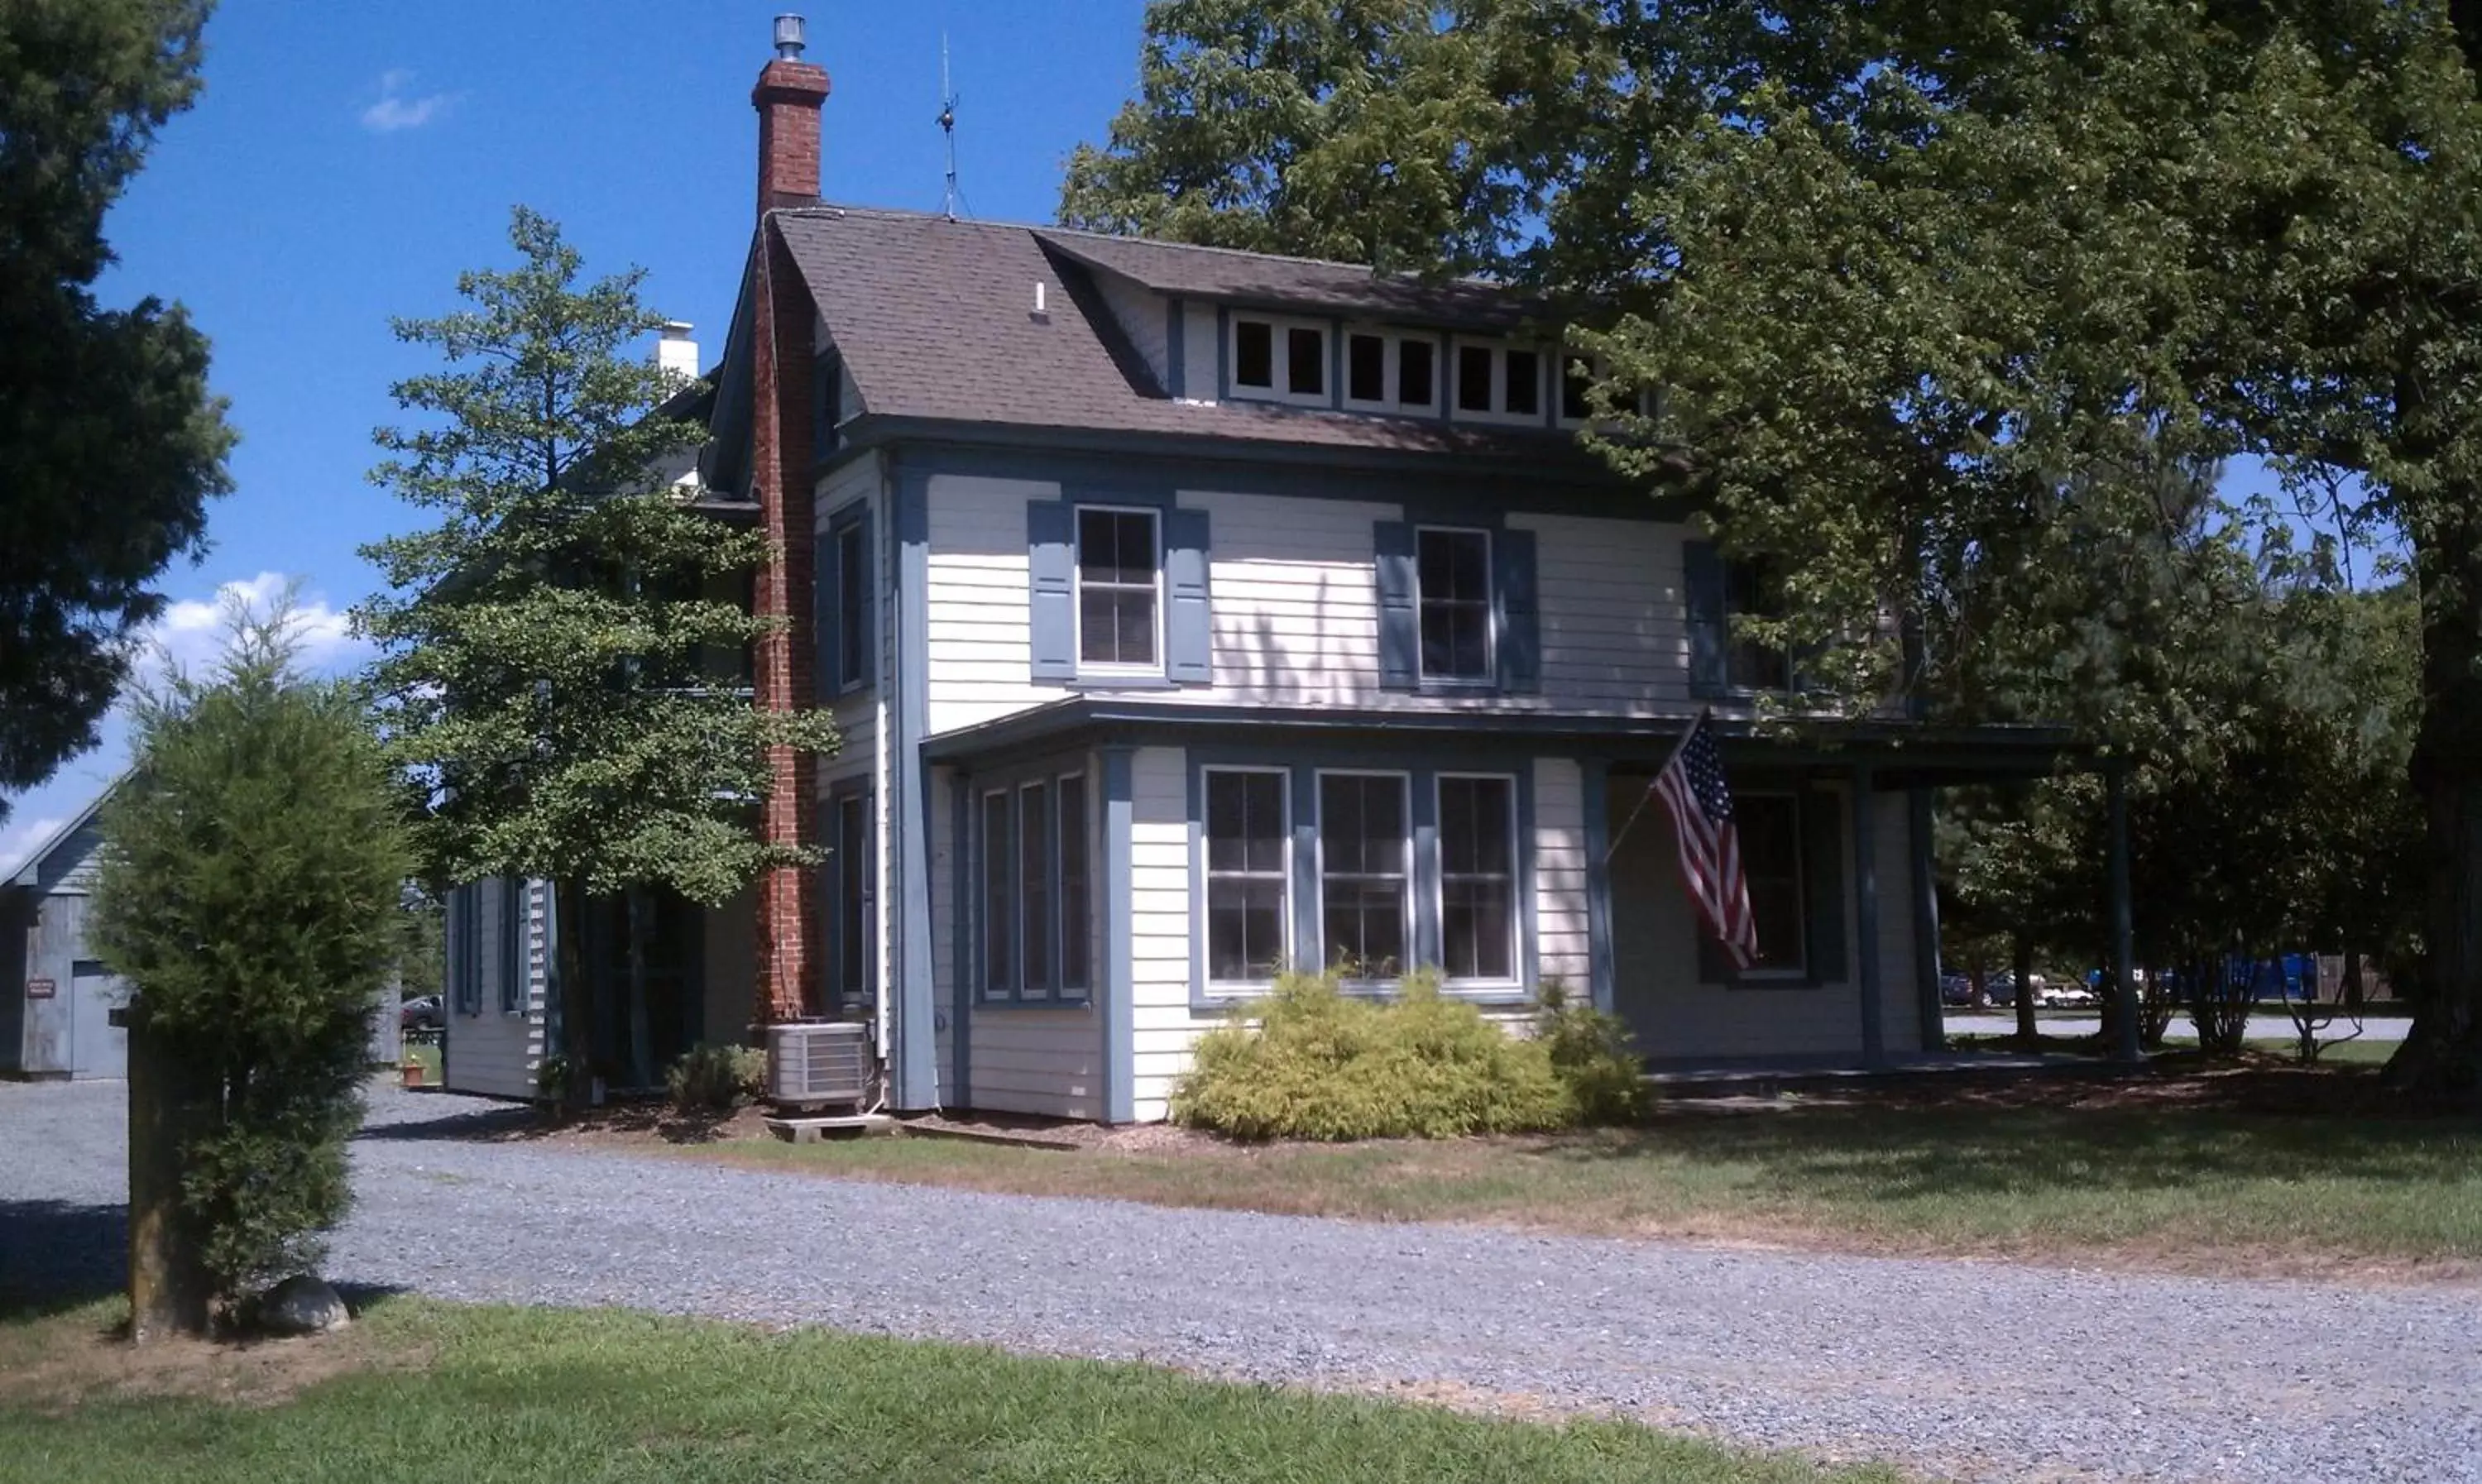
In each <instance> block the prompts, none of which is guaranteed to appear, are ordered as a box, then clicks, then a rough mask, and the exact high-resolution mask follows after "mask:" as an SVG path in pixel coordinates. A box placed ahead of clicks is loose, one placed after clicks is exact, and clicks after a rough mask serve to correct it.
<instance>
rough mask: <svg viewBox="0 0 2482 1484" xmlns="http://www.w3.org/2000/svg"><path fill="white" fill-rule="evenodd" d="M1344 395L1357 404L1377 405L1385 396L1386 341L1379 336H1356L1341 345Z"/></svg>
mask: <svg viewBox="0 0 2482 1484" xmlns="http://www.w3.org/2000/svg"><path fill="white" fill-rule="evenodd" d="M1344 351H1345V355H1344V371H1345V381H1344V394H1345V395H1346V396H1348V397H1350V398H1352V399H1353V400H1354V401H1356V402H1377V401H1380V400H1382V399H1384V398H1385V397H1386V395H1387V342H1386V339H1385V338H1383V337H1381V336H1379V335H1355V336H1353V337H1352V338H1351V339H1349V340H1347V341H1345V346H1344Z"/></svg>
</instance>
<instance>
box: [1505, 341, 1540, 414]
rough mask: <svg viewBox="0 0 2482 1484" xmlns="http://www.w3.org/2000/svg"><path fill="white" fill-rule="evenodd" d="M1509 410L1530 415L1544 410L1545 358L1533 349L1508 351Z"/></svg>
mask: <svg viewBox="0 0 2482 1484" xmlns="http://www.w3.org/2000/svg"><path fill="white" fill-rule="evenodd" d="M1508 411H1512V412H1518V413H1522V414H1523V415H1525V416H1528V417H1530V416H1532V415H1534V414H1535V413H1537V412H1540V411H1543V358H1542V357H1541V356H1539V355H1537V354H1535V353H1534V352H1532V351H1510V352H1509V353H1508Z"/></svg>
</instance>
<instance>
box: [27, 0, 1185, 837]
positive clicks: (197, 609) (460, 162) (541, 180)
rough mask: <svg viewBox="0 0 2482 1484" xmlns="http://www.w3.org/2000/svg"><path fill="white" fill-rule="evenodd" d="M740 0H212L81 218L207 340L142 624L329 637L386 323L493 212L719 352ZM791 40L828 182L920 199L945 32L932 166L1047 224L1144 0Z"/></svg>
mask: <svg viewBox="0 0 2482 1484" xmlns="http://www.w3.org/2000/svg"><path fill="white" fill-rule="evenodd" d="M800 8H801V0H794V3H792V4H789V5H777V4H761V3H758V0H599V3H596V4H592V5H589V4H584V3H577V0H557V3H551V0H527V3H524V4H517V3H512V0H491V3H484V0H408V3H404V4H398V5H390V6H362V5H302V4H290V3H284V0H224V5H223V6H222V7H221V9H220V10H219V11H218V12H217V13H216V15H215V17H214V19H213V20H211V21H210V22H209V23H208V27H207V56H206V66H205V79H206V90H205V93H203V94H202V95H201V97H200V99H199V101H198V107H196V108H195V109H193V110H192V111H191V112H189V113H187V114H184V115H182V116H181V117H179V118H177V119H173V120H172V124H171V125H170V126H169V127H168V128H167V129H166V130H165V132H164V134H163V136H162V137H161V138H160V139H159V141H158V142H157V144H156V146H155V150H154V152H153V154H152V156H151V157H150V158H149V160H148V163H147V166H146V169H145V172H143V173H142V174H141V175H140V176H139V177H138V179H137V181H136V183H135V185H134V186H133V187H132V189H131V190H130V192H129V194H128V195H127V197H125V198H124V199H122V201H121V202H120V204H119V206H118V207H117V208H116V209H115V210H114V212H113V213H112V216H111V217H110V219H109V221H108V222H107V224H106V231H107V233H108V234H109V236H110V239H111V241H112V245H113V247H114V248H115V249H116V250H117V251H118V252H119V256H120V262H119V266H118V268H117V269H115V270H114V272H113V273H112V274H111V275H110V276H109V277H108V278H106V280H105V281H104V283H103V285H102V288H101V292H102V294H103V296H104V297H105V299H106V300H107V301H109V302H112V303H116V304H128V303H131V302H134V301H136V300H137V299H139V298H141V297H144V296H145V295H149V294H152V295H155V296H158V297H160V298H163V299H167V300H177V301H179V302H181V303H183V304H185V305H188V306H189V308H190V311H191V313H192V314H193V315H195V316H196V317H197V320H198V324H199V326H200V327H201V328H202V329H203V330H204V331H206V333H207V334H208V335H209V336H210V337H212V339H213V341H214V346H215V360H214V382H215V385H216V389H217V390H218V391H219V392H220V393H222V394H223V395H224V396H225V397H227V398H229V399H231V402H232V408H231V411H230V414H229V415H230V418H231V421H232V423H233V425H234V426H235V427H236V428H238V429H239V430H240V432H241V436H242V441H241V445H240V447H239V448H238V449H237V450H236V451H235V452H234V455H233V460H232V472H233V478H234V481H235V483H236V485H237V486H238V489H237V490H236V492H235V493H233V494H232V495H231V496H230V497H228V498H226V499H224V500H222V501H220V502H218V503H217V504H216V505H215V506H214V507H213V509H212V511H211V513H210V517H209V526H208V529H209V534H210V536H211V538H212V540H213V542H214V549H213V550H211V551H210V552H209V553H208V555H207V558H206V560H205V561H204V562H203V563H201V564H199V565H198V567H196V568H189V567H176V568H175V569H174V570H172V571H170V572H168V573H166V574H165V578H164V589H165V591H166V592H167V593H168V594H169V595H170V596H172V597H173V598H174V599H176V600H177V601H178V603H179V606H177V607H176V608H175V609H174V611H173V614H172V618H171V621H170V622H169V623H168V624H167V625H166V629H165V634H164V638H165V639H166V640H167V642H168V645H169V647H170V648H171V649H172V650H173V651H174V652H175V653H176V654H179V655H181V656H183V657H185V658H187V659H190V660H192V661H196V660H198V659H199V658H202V657H204V656H206V655H208V654H210V653H212V651H213V636H214V633H215V628H216V624H215V617H214V615H215V598H216V595H217V593H218V590H219V589H220V588H223V587H224V586H226V585H228V584H238V585H242V586H243V587H245V588H246V589H248V590H249V591H251V592H253V593H258V594H265V593H267V592H270V591H272V590H273V589H275V588H276V587H278V586H280V585H281V583H282V581H283V580H284V579H286V578H298V579H300V580H301V581H302V582H303V584H304V594H305V596H306V598H307V599H308V600H309V602H310V603H311V605H312V606H311V607H310V609H309V615H308V617H309V620H310V627H309V630H308V634H309V638H310V641H311V645H312V648H313V649H314V651H315V652H317V653H318V654H319V655H320V656H321V657H322V658H323V659H325V660H326V661H327V662H329V663H331V664H342V663H350V662H351V661H352V659H353V658H354V657H355V656H354V655H353V654H352V652H351V651H350V649H349V647H348V645H347V643H346V639H345V632H344V626H343V624H342V623H341V620H340V619H339V618H338V615H339V614H340V613H341V611H342V610H343V609H345V608H347V607H349V606H351V605H352V604H353V603H354V602H355V601H356V599H357V598H359V597H360V596H363V595H364V594H365V593H366V592H368V591H369V590H370V588H371V587H372V586H373V584H374V582H375V581H376V578H375V576H374V574H373V573H372V571H371V570H370V569H369V568H368V567H367V566H366V565H365V564H364V563H363V562H362V561H361V559H360V558H359V557H358V556H357V555H356V552H355V548H356V546H357V545H358V544H360V543H363V542H366V541H369V540H371V539H372V538H373V537H376V536H380V535H383V534H385V533H387V532H389V531H392V530H396V529H400V528H403V527H405V526H408V525H409V524H411V523H413V521H412V520H411V519H410V514H411V513H410V512H409V509H408V508H406V507H404V506H401V505H399V504H398V503H397V502H395V501H394V500H392V499H390V498H389V497H387V496H386V495H384V494H383V493H381V492H380V491H378V490H374V489H372V488H371V487H370V486H369V485H368V484H367V483H366V482H365V479H364V475H365V474H366V473H367V471H368V470H369V468H370V466H371V464H373V463H374V462H376V456H375V454H374V452H373V450H372V447H371V442H370V434H371V430H372V429H373V428H374V427H376V426H378V425H380V424H382V423H384V422H387V421H389V420H391V418H392V417H393V415H394V409H393V407H392V405H391V404H390V403H389V401H388V396H387V388H388V385H389V384H390V383H391V382H393V381H395V380H397V379H399V378H402V377H405V376H407V375H409V374H412V373H414V372H416V371H419V370H422V369H425V368H426V367H427V365H428V364H429V362H428V361H427V360H426V359H425V358H424V356H423V355H422V353H420V352H417V351H413V350H411V349H409V348H407V347H403V346H400V345H398V344H397V343H396V342H395V340H394V338H393V337H392V336H391V335H390V333H389V331H388V318H389V316H391V315H426V314H432V313H436V312H439V311H441V310H443V309H445V308H447V307H449V306H450V305H452V303H453V301H454V291H455V281H456V277H457V274H458V273H459V272H460V271H461V270H462V269H464V268H468V267H474V266H479V265H483V264H487V263H499V262H505V261H507V260H508V258H509V255H510V254H509V251H508V244H507V239H506V236H505V232H506V228H507V225H508V213H509V208H510V207H511V206H512V205H513V204H515V203H517V202H520V201H522V202H524V203H525V204H527V205H530V206H533V207H535V208H536V209H538V210H541V211H542V212H545V213H547V214H548V215H550V216H551V217H553V218H554V219H556V220H558V221H559V222H560V223H561V224H562V225H563V226H564V227H566V228H567V230H568V237H569V240H570V241H571V242H572V243H573V244H574V245H576V246H577V247H578V248H579V250H580V251H582V252H584V253H585V254H586V260H587V269H588V271H589V273H595V272H604V271H612V270H617V269H620V268H623V267H626V266H629V265H632V264H634V265H638V266H642V267H644V268H646V269H647V286H646V293H647V301H648V303H649V304H651V305H654V306H655V307H656V308H657V309H659V310H661V311H662V312H664V313H666V314H669V315H672V316H673V317H674V318H678V319H685V320H688V321H690V322H692V323H693V324H695V325H696V326H697V327H698V339H699V342H700V347H701V349H702V350H703V352H704V354H705V357H706V358H707V360H708V361H709V362H710V363H711V362H712V361H713V359H714V358H715V357H716V356H717V355H718V354H719V353H720V352H721V350H722V347H723V342H724V331H725V326H726V319H727V318H728V317H729V315H730V314H731V311H732V298H733V293H734V290H735V287H736V286H737V283H738V277H739V273H740V266H741V261H742V257H743V254H744V253H745V252H746V251H747V249H748V246H749V238H750V230H751V225H752V220H753V212H754V209H755V195H756V191H757V182H756V175H757V166H756V160H755V147H756V146H755V137H756V136H755V116H754V115H753V113H752V111H751V107H750V88H751V84H752V83H753V81H755V80H756V78H757V75H758V69H759V68H760V67H761V66H764V65H765V63H766V61H767V59H768V57H769V56H770V55H771V51H770V48H769V44H768V40H769V34H770V25H769V23H770V20H771V17H772V16H773V15H774V14H775V13H776V12H777V11H779V10H792V9H800ZM808 9H809V20H810V50H809V55H808V60H809V61H812V62H816V63H818V64H819V65H821V66H825V67H826V68H827V69H828V73H829V76H830V78H831V79H832V83H833V87H834V93H833V95H832V97H830V98H829V100H828V105H827V112H826V119H825V129H824V133H825V151H824V153H825V164H824V167H823V174H824V187H825V192H826V195H827V196H828V198H829V199H832V200H841V201H850V202H855V203H858V204H866V205H878V206H901V207H919V208H924V209H934V208H937V206H938V204H939V201H940V192H941V181H940V175H941V172H942V169H943V157H942V153H941V144H940V137H939V130H938V127H937V122H936V120H937V116H938V112H939V44H940V36H941V32H942V30H943V29H944V30H945V32H946V34H947V37H948V46H949V54H950V58H951V69H952V74H953V81H954V86H955V89H956V91H957V93H958V94H959V97H960V99H961V102H960V106H959V109H958V130H957V140H958V149H957V153H958V165H959V172H960V174H961V176H962V180H963V184H964V197H965V201H966V204H967V205H968V206H969V207H970V208H971V210H972V212H973V214H974V215H976V216H980V217H985V218H990V219H998V220H1013V221H1046V220H1049V218H1050V217H1051V215H1052V211H1053V207H1054V205H1055V204H1056V202H1057V199H1058V192H1059V185H1060V174H1061V167H1062V165H1063V163H1064V162H1065V161H1066V159H1067V157H1068V154H1069V150H1070V149H1071V148H1072V147H1074V146H1076V145H1077V143H1078V142H1079V141H1081V140H1089V139H1099V138H1101V137H1102V134H1103V131H1104V128H1105V126H1106V124H1107V123H1108V122H1109V120H1110V119H1111V117H1112V114H1113V112H1114V110H1116V109H1117V108H1118V107H1119V106H1120V104H1121V103H1122V100H1123V99H1124V98H1125V97H1126V96H1127V95H1128V94H1129V93H1130V91H1131V90H1132V88H1133V87H1134V85H1135V82H1136V79H1137V70H1138V45H1139V40H1140V31H1139V19H1140V16H1141V13H1142V12H1143V9H1144V6H1143V0H921V3H916V4H904V5H888V4H869V5H858V4H852V3H837V4H828V3H825V0H810V4H809V7H808ZM124 754H125V745H124V743H123V741H122V739H121V736H120V734H119V728H118V727H117V726H116V727H115V728H113V729H112V735H110V736H109V737H108V738H107V740H106V743H105V746H104V747H103V748H101V749H99V750H98V751H96V752H95V753H92V754H90V755H87V756H85V757H82V758H79V759H78V760H76V761H74V762H71V763H69V764H68V765H67V766H66V767H64V768H63V769H62V770H61V771H60V773H59V774H58V775H57V776H55V777H54V778H53V780H52V781H51V782H49V783H46V784H44V785H42V786H40V787H38V788H36V789H34V790H32V791H30V792H29V793H27V794H25V795H23V796H20V797H18V798H16V799H14V800H13V801H12V804H13V809H12V813H11V815H10V817H9V819H8V820H7V821H6V822H0V864H6V863H8V862H9V861H13V859H14V858H15V857H17V856H18V855H19V854H21V853H22V852H23V851H24V850H26V849H28V848H31V846H32V844H33V843H34V842H35V841H37V840H38V839H40V837H41V836H42V835H46V834H48V833H49V831H50V829H51V828H52V827H53V826H55V825H56V824H57V823H58V822H59V821H61V820H64V819H66V818H67V817H68V816H70V815H72V814H74V813H75V812H76V811H77V810H78V809H79V808H81V807H83V806H84V804H85V803H86V802H87V801H88V800H89V799H90V798H92V796H93V795H94V794H95V793H96V792H97V791H98V790H99V789H100V788H101V786H102V785H103V783H104V782H107V781H108V780H109V779H110V778H111V777H112V776H113V775H114V774H115V773H117V772H118V771H119V767H120V765H121V763H122V761H123V760H124Z"/></svg>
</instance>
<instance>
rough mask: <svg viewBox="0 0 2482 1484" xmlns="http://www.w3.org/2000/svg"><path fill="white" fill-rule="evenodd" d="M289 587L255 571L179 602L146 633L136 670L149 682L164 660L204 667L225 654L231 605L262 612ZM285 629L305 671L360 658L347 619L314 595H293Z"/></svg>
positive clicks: (283, 579) (280, 578) (277, 576)
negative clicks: (204, 595) (288, 629)
mask: <svg viewBox="0 0 2482 1484" xmlns="http://www.w3.org/2000/svg"><path fill="white" fill-rule="evenodd" d="M292 586H293V580H292V579H291V578H289V577H287V576H285V575H284V574H283V573H281V572H260V573H259V574H258V575H257V576H255V577H251V578H249V579H248V580H246V581H240V582H227V583H225V584H224V586H222V587H220V588H218V589H216V591H215V596H212V597H207V598H195V597H192V598H183V599H182V600H181V601H179V602H176V603H174V604H172V606H171V607H170V608H167V609H166V610H164V616H163V617H162V618H161V619H158V620H156V621H155V623H153V624H152V625H150V626H149V627H148V629H147V630H146V635H145V651H144V654H143V656H142V658H141V660H140V668H141V670H142V671H143V672H144V673H145V675H146V676H148V677H150V678H151V677H152V676H157V675H160V674H162V673H163V669H164V665H165V662H166V661H167V660H169V661H170V662H171V663H172V665H174V666H176V667H178V668H180V669H183V670H187V671H191V672H193V673H195V672H198V671H200V670H203V669H205V668H206V667H208V666H210V665H212V664H214V663H215V662H216V660H217V659H218V658H220V657H222V655H223V654H224V644H225V641H226V640H227V639H228V638H229V637H230V636H229V633H228V626H229V621H228V617H227V609H228V608H229V607H230V606H231V605H234V604H239V605H241V606H242V607H243V608H245V609H246V610H248V611H249V612H251V613H253V614H265V613H266V612H268V610H269V609H270V608H271V607H273V606H274V605H275V603H276V602H277V600H278V599H279V598H281V597H283V596H284V595H285V593H286V591H287V590H288V589H290V588H291V587H292ZM290 626H291V630H292V634H293V640H294V644H295V650H294V661H295V663H296V664H298V665H300V666H301V667H302V668H303V669H304V670H307V671H311V672H314V673H326V672H330V671H333V670H336V669H340V668H342V667H343V666H344V665H345V664H347V663H349V662H350V661H353V660H356V659H358V658H360V655H361V650H362V648H363V646H362V644H361V642H360V641H359V640H357V639H356V638H355V637H354V633H353V623H352V620H351V619H350V618H348V617H347V616H346V614H345V613H344V612H342V611H341V610H339V609H335V608H331V607H330V606H329V605H328V603H327V600H326V599H325V598H323V597H321V596H318V595H316V594H313V593H309V592H306V591H303V592H295V593H294V595H293V619H292V623H291V625H290Z"/></svg>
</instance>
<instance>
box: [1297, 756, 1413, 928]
mask: <svg viewBox="0 0 2482 1484" xmlns="http://www.w3.org/2000/svg"><path fill="white" fill-rule="evenodd" d="M1406 782H1407V781H1406V779H1405V777H1404V776H1403V775H1402V774H1372V773H1322V774H1320V775H1319V795H1318V797H1319V825H1318V831H1319V920H1320V923H1321V927H1322V930H1323V932H1324V934H1325V936H1326V944H1327V963H1328V965H1329V967H1341V968H1343V969H1345V970H1346V971H1347V972H1349V973H1353V974H1357V975H1367V976H1371V977H1380V976H1386V975H1393V974H1397V973H1401V972H1403V971H1404V969H1405V967H1406V966H1407V965H1408V964H1410V963H1411V962H1412V954H1411V953H1410V952H1409V951H1408V950H1409V948H1410V947H1411V946H1412V943H1411V938H1412V934H1411V932H1410V930H1409V924H1408V923H1407V921H1406V918H1407V916H1408V915H1409V914H1408V913H1407V911H1406V900H1407V895H1408V888H1410V886H1411V885H1412V869H1411V867H1412V865H1413V851H1412V849H1411V842H1410V837H1409V832H1408V831H1407V829H1406V813H1407V810H1406V808H1405V794H1406Z"/></svg>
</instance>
